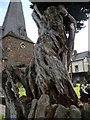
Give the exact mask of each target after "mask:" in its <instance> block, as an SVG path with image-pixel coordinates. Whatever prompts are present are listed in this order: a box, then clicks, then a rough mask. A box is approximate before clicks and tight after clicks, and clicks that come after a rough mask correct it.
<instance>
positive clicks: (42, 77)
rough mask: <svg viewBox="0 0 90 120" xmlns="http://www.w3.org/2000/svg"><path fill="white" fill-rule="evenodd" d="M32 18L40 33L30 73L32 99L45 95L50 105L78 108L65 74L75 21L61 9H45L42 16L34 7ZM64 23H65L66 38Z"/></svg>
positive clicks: (73, 35)
mask: <svg viewBox="0 0 90 120" xmlns="http://www.w3.org/2000/svg"><path fill="white" fill-rule="evenodd" d="M32 16H33V19H34V21H35V22H36V24H37V26H38V33H39V38H38V40H37V43H36V45H35V50H34V58H33V60H32V62H31V64H30V73H29V84H30V86H32V87H31V91H32V94H33V96H34V97H35V98H38V97H40V96H41V94H44V93H45V94H48V95H49V97H50V100H51V102H52V103H61V104H63V105H70V104H77V95H76V93H75V91H74V89H73V86H72V83H71V81H70V78H69V74H68V72H67V69H68V66H69V63H70V57H71V55H72V51H73V46H74V37H75V30H76V21H75V19H74V18H73V17H72V16H71V15H70V14H69V13H68V12H67V11H66V9H65V8H64V7H63V6H61V5H59V6H58V7H54V6H52V7H48V8H47V10H45V11H44V13H43V14H41V13H40V12H39V10H38V8H37V7H36V6H35V7H34V11H33V14H32ZM64 19H68V21H67V22H68V26H69V37H68V38H67V37H66V34H65V24H64ZM33 82H34V83H33Z"/></svg>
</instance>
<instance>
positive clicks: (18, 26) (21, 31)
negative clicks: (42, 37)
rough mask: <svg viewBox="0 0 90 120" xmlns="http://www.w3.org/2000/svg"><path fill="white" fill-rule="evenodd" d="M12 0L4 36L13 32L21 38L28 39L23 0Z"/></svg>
mask: <svg viewBox="0 0 90 120" xmlns="http://www.w3.org/2000/svg"><path fill="white" fill-rule="evenodd" d="M15 1H16V0H10V3H9V6H8V10H7V13H6V16H5V19H4V22H3V36H5V35H6V34H8V33H9V32H11V31H12V32H13V33H14V34H15V35H17V36H19V37H23V38H26V37H27V33H26V26H25V19H24V15H23V9H22V3H21V0H17V2H15Z"/></svg>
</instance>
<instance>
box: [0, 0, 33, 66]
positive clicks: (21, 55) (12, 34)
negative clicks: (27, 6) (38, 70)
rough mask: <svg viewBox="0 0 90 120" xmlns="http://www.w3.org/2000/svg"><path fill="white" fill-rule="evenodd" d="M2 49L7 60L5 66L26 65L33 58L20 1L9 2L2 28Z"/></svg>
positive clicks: (31, 43) (31, 44)
mask: <svg viewBox="0 0 90 120" xmlns="http://www.w3.org/2000/svg"><path fill="white" fill-rule="evenodd" d="M2 47H3V50H4V52H5V54H6V55H7V58H8V59H7V61H5V65H7V64H9V65H21V64H26V65H28V64H29V63H30V60H31V59H32V57H33V50H34V43H33V42H32V41H31V40H30V39H29V38H28V36H27V32H26V26H25V19H24V14H23V8H22V3H21V0H18V1H17V2H15V0H10V3H9V6H8V10H7V13H6V16H5V19H4V22H3V26H2ZM5 65H4V66H5Z"/></svg>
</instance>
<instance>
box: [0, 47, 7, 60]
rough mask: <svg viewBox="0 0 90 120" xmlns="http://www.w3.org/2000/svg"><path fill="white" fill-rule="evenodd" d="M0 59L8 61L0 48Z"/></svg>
mask: <svg viewBox="0 0 90 120" xmlns="http://www.w3.org/2000/svg"><path fill="white" fill-rule="evenodd" d="M0 58H2V59H8V57H7V56H6V54H5V52H4V50H3V49H2V48H1V47H0Z"/></svg>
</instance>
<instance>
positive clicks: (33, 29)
mask: <svg viewBox="0 0 90 120" xmlns="http://www.w3.org/2000/svg"><path fill="white" fill-rule="evenodd" d="M8 4H9V0H4V1H3V2H2V0H1V1H0V26H2V23H3V21H4V17H5V14H6V11H7V7H8ZM30 4H31V3H30V2H29V0H22V5H23V11H24V17H25V22H26V29H27V34H28V37H29V38H30V39H31V40H32V41H33V42H34V43H35V42H36V41H37V38H38V29H37V26H36V24H35V22H34V21H33V19H32V16H31V14H32V11H33V10H32V9H30ZM85 26H86V27H85V28H83V29H82V30H81V31H79V33H77V34H76V37H75V44H74V49H75V50H77V52H84V51H87V50H88V22H85Z"/></svg>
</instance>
